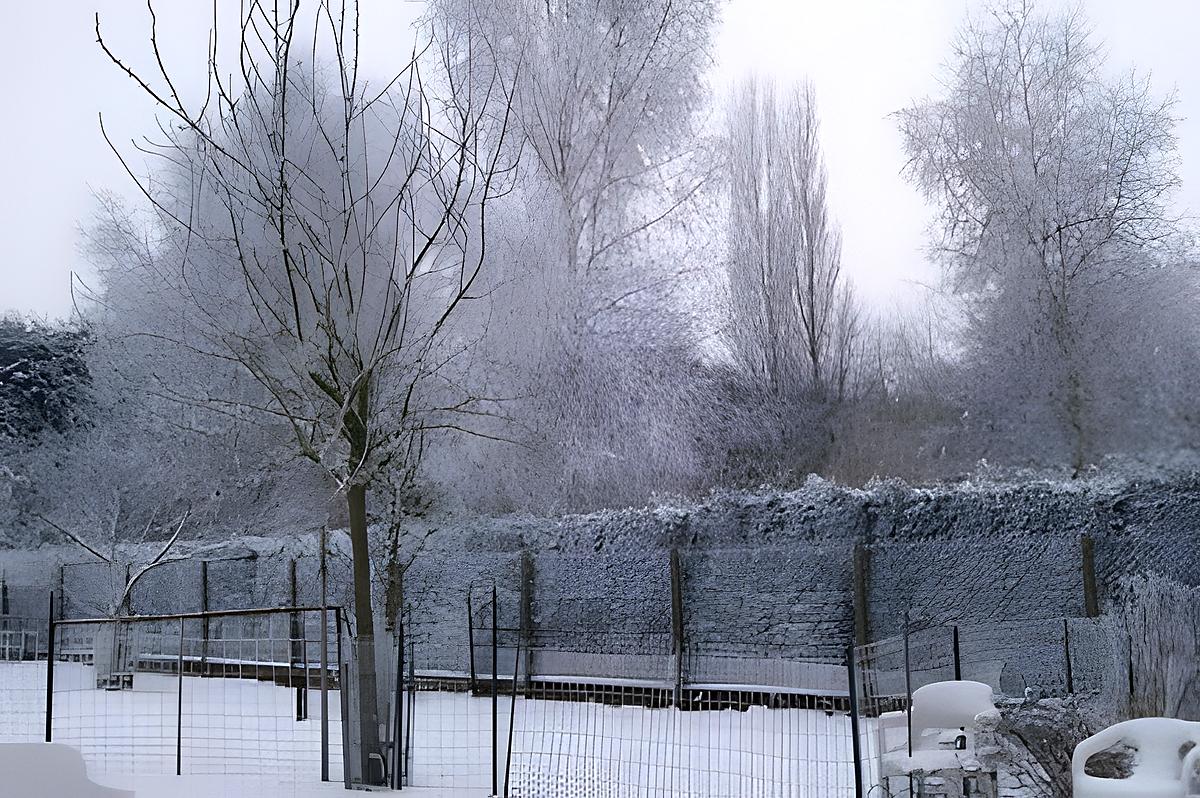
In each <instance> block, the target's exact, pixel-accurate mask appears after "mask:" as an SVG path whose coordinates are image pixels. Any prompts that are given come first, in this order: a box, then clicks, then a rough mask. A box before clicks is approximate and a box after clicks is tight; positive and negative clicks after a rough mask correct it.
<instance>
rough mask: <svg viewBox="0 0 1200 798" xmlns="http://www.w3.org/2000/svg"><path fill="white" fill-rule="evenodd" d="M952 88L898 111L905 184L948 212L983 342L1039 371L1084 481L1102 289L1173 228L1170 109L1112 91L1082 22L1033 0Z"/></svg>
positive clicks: (979, 38)
mask: <svg viewBox="0 0 1200 798" xmlns="http://www.w3.org/2000/svg"><path fill="white" fill-rule="evenodd" d="M945 85H946V90H945V93H944V94H943V95H942V96H941V97H938V98H934V99H928V100H924V101H922V102H920V103H917V104H915V105H914V106H912V107H910V108H907V109H905V110H903V111H901V112H899V114H898V120H899V125H900V129H901V132H902V134H903V136H904V139H905V142H906V147H907V150H908V154H909V157H910V159H911V160H910V162H909V167H908V171H909V175H910V176H911V178H912V179H913V181H914V182H915V183H916V184H917V185H918V186H919V187H920V188H921V189H922V191H923V192H924V193H925V194H926V195H927V196H928V197H929V198H930V199H931V200H933V201H934V202H935V203H936V204H937V206H938V207H939V209H940V211H941V229H942V236H941V249H942V252H943V253H944V254H945V256H946V258H947V260H948V262H949V264H950V267H951V274H952V276H953V278H954V286H955V288H956V289H957V290H958V291H959V292H960V293H961V294H963V295H970V296H972V297H974V298H975V299H976V300H977V301H978V302H980V303H982V304H983V307H984V310H985V311H987V312H977V313H976V314H975V315H976V317H977V318H979V319H981V320H983V324H982V325H981V326H982V328H983V329H980V330H977V332H979V333H980V335H979V336H977V338H976V340H983V341H985V342H986V340H987V339H988V338H992V339H994V340H999V339H1000V338H1002V337H1005V336H1007V337H1008V339H1009V340H1010V341H1011V346H1009V349H1010V350H1011V351H1012V353H1013V355H1012V358H1011V362H1010V365H1011V369H1009V370H1008V371H1007V372H1006V374H1007V375H1009V376H1012V377H1017V378H1020V377H1021V375H1022V374H1028V373H1036V374H1037V382H1038V387H1039V390H1038V392H1039V393H1043V394H1044V393H1050V394H1051V395H1052V396H1053V397H1054V402H1055V404H1056V407H1057V410H1056V412H1057V413H1058V414H1059V417H1060V418H1061V419H1062V421H1063V424H1064V426H1065V429H1066V431H1067V433H1068V435H1069V437H1070V440H1071V445H1070V448H1071V463H1072V465H1073V467H1074V469H1075V471H1076V472H1077V473H1078V471H1079V469H1080V468H1082V467H1083V465H1084V462H1085V460H1086V458H1087V457H1088V453H1089V441H1088V435H1089V433H1088V429H1087V423H1086V411H1087V404H1088V398H1089V388H1088V386H1087V384H1086V377H1085V369H1086V362H1085V358H1084V354H1083V352H1084V349H1085V347H1086V344H1087V343H1088V340H1089V338H1092V337H1094V336H1095V335H1096V332H1097V327H1096V324H1095V319H1096V318H1097V315H1096V310H1097V308H1098V305H1097V302H1096V296H1097V292H1098V291H1101V290H1104V289H1105V286H1106V285H1108V284H1110V283H1113V282H1117V283H1119V282H1120V281H1122V280H1124V279H1125V278H1126V277H1127V276H1128V273H1129V270H1131V269H1132V270H1138V269H1141V268H1145V259H1139V258H1138V257H1136V256H1131V252H1132V253H1136V252H1138V251H1144V250H1146V249H1148V248H1153V247H1155V246H1156V245H1158V244H1159V243H1161V242H1163V241H1164V240H1165V239H1167V238H1168V237H1169V236H1170V234H1171V232H1172V230H1173V220H1172V219H1171V218H1170V217H1169V214H1168V212H1167V202H1168V200H1169V197H1170V195H1171V192H1172V191H1173V190H1174V189H1175V188H1176V187H1177V186H1178V185H1179V178H1178V175H1177V171H1176V163H1177V161H1176V155H1175V134H1174V129H1175V118H1174V116H1173V112H1174V107H1175V98H1174V96H1173V95H1168V96H1166V97H1165V98H1158V97H1156V96H1155V95H1154V94H1153V92H1152V91H1151V88H1150V84H1149V81H1148V80H1146V79H1144V78H1140V77H1138V76H1136V75H1135V74H1133V73H1130V74H1128V75H1126V76H1124V77H1121V78H1119V79H1115V80H1113V79H1109V78H1108V77H1107V76H1106V74H1105V59H1104V54H1103V51H1102V49H1101V48H1100V47H1099V46H1098V45H1097V44H1095V43H1094V42H1093V41H1092V37H1091V33H1090V30H1089V29H1088V26H1087V24H1086V21H1085V20H1084V18H1083V16H1082V13H1081V12H1080V11H1079V10H1074V11H1069V12H1066V13H1064V14H1061V15H1057V16H1053V15H1044V14H1039V13H1037V12H1035V10H1034V8H1033V4H1032V3H1031V2H1029V0H1021V1H1020V2H1016V3H1013V4H1010V5H1004V6H999V7H995V8H992V9H991V10H990V11H989V12H988V13H987V16H986V18H985V19H984V20H983V21H982V22H972V23H970V24H968V25H967V27H966V28H965V29H964V30H963V32H962V33H961V35H960V37H959V40H958V43H957V45H956V48H955V57H954V59H953V61H952V62H951V64H950V65H949V68H948V75H947V78H946V81H945ZM992 311H998V312H992ZM985 348H986V345H985ZM992 351H993V353H994V354H995V353H996V349H993V350H992ZM996 359H997V360H999V359H1000V358H999V357H997V358H996Z"/></svg>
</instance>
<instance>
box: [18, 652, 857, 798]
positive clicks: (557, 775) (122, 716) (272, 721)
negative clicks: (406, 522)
mask: <svg viewBox="0 0 1200 798" xmlns="http://www.w3.org/2000/svg"><path fill="white" fill-rule="evenodd" d="M45 671H46V665H45V663H0V742H26V741H37V740H41V739H42V737H43V731H44V709H45ZM94 684H95V681H94V675H93V670H92V668H91V666H88V665H82V664H78V663H58V664H56V666H55V695H54V740H55V741H56V742H63V743H67V744H70V745H72V746H74V747H76V748H78V749H79V750H80V751H81V752H82V753H83V755H84V759H85V761H86V762H87V765H88V773H89V775H90V776H91V777H92V778H93V779H94V780H95V781H97V782H99V783H102V784H106V785H108V786H112V787H121V788H124V789H134V790H136V791H137V794H138V795H139V796H148V797H149V798H158V796H162V798H189V796H193V795H194V796H205V798H208V796H230V798H241V797H242V796H248V797H249V796H252V797H253V798H308V797H309V796H321V795H332V794H334V793H335V792H341V790H342V785H341V778H342V771H341V748H342V740H341V723H340V712H339V706H340V702H339V694H338V693H337V692H336V691H331V693H330V702H329V703H330V740H329V742H330V760H331V761H330V777H331V779H333V783H329V784H322V783H321V782H320V721H319V716H320V702H319V691H311V692H310V696H309V715H310V717H309V719H308V720H304V721H299V722H298V721H296V719H295V690H294V689H292V688H288V687H280V686H275V685H273V684H271V683H268V682H259V681H254V680H245V679H243V680H238V679H224V678H198V677H184V679H183V680H182V686H183V693H182V714H183V719H184V720H183V728H182V763H183V765H182V766H183V773H184V775H183V776H176V775H175V753H176V732H177V726H176V716H177V712H178V710H179V701H180V694H179V692H178V690H179V685H180V680H179V678H178V677H177V676H173V675H159V674H143V673H139V674H137V676H136V679H135V689H133V690H116V691H108V690H97V689H95V687H94ZM410 710H411V712H410ZM405 711H406V713H408V714H410V715H411V716H410V717H408V718H407V719H406V725H407V724H409V723H411V724H412V725H411V728H412V729H413V734H412V743H411V760H410V761H411V765H410V769H409V773H410V783H411V785H412V786H413V788H414V789H412V790H411V791H410V792H409V794H411V795H414V796H419V798H458V796H468V795H469V796H475V797H476V798H478V797H479V796H485V795H488V794H489V793H490V788H491V758H492V748H491V745H492V726H491V722H492V721H491V718H492V702H491V699H490V698H486V697H473V696H470V695H468V694H466V693H446V692H418V693H417V694H416V695H415V696H414V697H413V703H412V704H411V705H410V704H408V702H406V708H405ZM497 716H498V721H499V723H498V726H499V728H498V732H497V738H498V740H499V744H500V746H501V755H500V757H499V763H498V764H499V770H500V777H499V778H498V781H499V782H500V783H501V784H502V783H503V772H504V768H505V765H506V762H507V760H508V759H509V757H508V756H507V753H508V752H507V750H506V746H507V741H508V739H509V718H510V716H511V717H512V718H513V726H514V728H513V729H512V741H513V750H512V753H511V768H510V781H509V792H510V795H512V796H513V798H551V797H552V796H553V797H557V796H563V795H572V796H574V795H579V796H587V797H588V798H624V796H630V795H637V796H654V797H655V798H668V797H670V798H701V796H703V798H776V797H782V796H788V798H848V797H849V796H852V795H853V794H854V790H853V766H852V752H851V741H850V733H849V720H848V718H847V717H846V716H845V715H844V714H842V713H826V712H824V711H820V710H803V709H767V708H765V707H758V706H755V707H750V708H749V709H747V710H745V711H736V710H732V709H722V710H711V711H708V710H706V711H689V712H679V711H675V710H671V709H647V708H644V707H640V706H639V707H634V706H610V705H605V704H598V703H592V702H583V701H546V700H526V699H524V698H517V699H516V700H515V703H513V701H512V699H510V698H509V697H505V696H502V697H500V698H499V700H498V702H497Z"/></svg>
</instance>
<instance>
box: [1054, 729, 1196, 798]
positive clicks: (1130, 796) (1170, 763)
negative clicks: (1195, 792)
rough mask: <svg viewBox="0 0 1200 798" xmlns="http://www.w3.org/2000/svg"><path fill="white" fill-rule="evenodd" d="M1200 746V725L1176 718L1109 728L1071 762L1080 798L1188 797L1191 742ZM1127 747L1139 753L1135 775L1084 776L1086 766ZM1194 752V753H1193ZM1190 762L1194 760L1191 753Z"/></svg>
mask: <svg viewBox="0 0 1200 798" xmlns="http://www.w3.org/2000/svg"><path fill="white" fill-rule="evenodd" d="M1189 742H1191V743H1200V723H1196V722H1192V721H1186V720H1176V719H1175V718H1138V719H1136V720H1127V721H1124V722H1123V723H1118V724H1116V725H1114V726H1109V727H1108V728H1107V729H1105V730H1104V731H1102V732H1099V733H1098V734H1094V735H1092V736H1091V737H1089V738H1087V739H1086V740H1084V741H1083V742H1081V743H1080V744H1079V745H1077V746H1075V753H1074V755H1073V756H1072V757H1071V781H1072V784H1073V786H1074V796H1075V798H1187V796H1188V793H1187V785H1186V784H1185V783H1184V780H1183V778H1182V774H1183V764H1184V757H1183V756H1182V755H1181V754H1180V750H1181V749H1182V748H1183V746H1184V745H1186V744H1187V743H1189ZM1121 743H1124V744H1126V745H1128V746H1130V747H1131V748H1134V749H1136V750H1137V754H1136V756H1135V757H1134V762H1133V768H1132V773H1131V774H1130V776H1129V777H1128V778H1124V779H1107V778H1102V777H1100V776H1090V775H1088V774H1087V773H1085V772H1084V768H1085V766H1086V765H1087V761H1088V760H1089V759H1091V758H1092V757H1093V756H1094V755H1096V754H1098V753H1100V752H1101V751H1106V750H1108V749H1109V748H1112V747H1113V746H1115V745H1119V744H1121ZM1194 750H1195V749H1194ZM1188 759H1189V760H1190V759H1192V756H1191V754H1189V755H1188Z"/></svg>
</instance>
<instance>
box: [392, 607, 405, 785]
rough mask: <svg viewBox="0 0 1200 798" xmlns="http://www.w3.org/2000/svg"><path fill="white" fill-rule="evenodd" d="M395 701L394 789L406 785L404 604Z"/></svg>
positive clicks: (398, 628) (398, 623)
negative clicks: (403, 764)
mask: <svg viewBox="0 0 1200 798" xmlns="http://www.w3.org/2000/svg"><path fill="white" fill-rule="evenodd" d="M392 701H393V702H395V706H394V710H393V712H392V789H393V790H399V789H401V788H403V787H404V782H403V781H402V779H401V777H400V770H401V767H400V762H401V759H402V758H403V756H404V739H403V738H404V605H403V604H401V605H400V617H399V618H397V619H396V685H395V688H394V689H393V690H392Z"/></svg>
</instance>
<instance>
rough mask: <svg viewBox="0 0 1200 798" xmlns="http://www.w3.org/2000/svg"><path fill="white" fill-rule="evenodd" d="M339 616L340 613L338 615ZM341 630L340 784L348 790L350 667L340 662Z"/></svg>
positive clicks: (339, 630)
mask: <svg viewBox="0 0 1200 798" xmlns="http://www.w3.org/2000/svg"><path fill="white" fill-rule="evenodd" d="M338 615H339V616H340V615H341V613H338ZM341 638H342V632H341V629H340V628H339V629H338V688H339V689H338V692H339V693H340V694H341V695H340V698H341V704H342V782H343V784H345V786H346V789H347V790H348V789H350V759H351V756H350V723H349V718H350V695H349V685H350V666H349V665H348V664H346V663H344V662H342V654H341Z"/></svg>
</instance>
